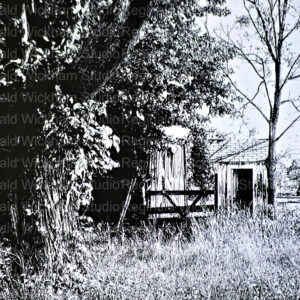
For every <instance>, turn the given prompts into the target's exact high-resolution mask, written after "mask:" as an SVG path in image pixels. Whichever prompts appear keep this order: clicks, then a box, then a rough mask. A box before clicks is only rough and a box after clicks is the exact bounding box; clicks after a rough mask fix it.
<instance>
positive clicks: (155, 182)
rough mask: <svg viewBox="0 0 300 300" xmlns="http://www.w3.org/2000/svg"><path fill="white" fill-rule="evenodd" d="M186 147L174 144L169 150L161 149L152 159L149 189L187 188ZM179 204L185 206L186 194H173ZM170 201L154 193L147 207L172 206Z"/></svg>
mask: <svg viewBox="0 0 300 300" xmlns="http://www.w3.org/2000/svg"><path fill="white" fill-rule="evenodd" d="M185 160H186V159H185V148H184V147H183V146H180V145H172V146H171V147H170V148H169V149H168V150H167V151H159V152H156V153H154V154H153V155H152V158H151V160H150V176H151V184H150V187H149V188H148V191H149V190H150V191H162V190H165V191H172V190H173V191H174V190H185V176H186V167H185V165H186V161H185ZM172 199H173V201H174V202H175V203H176V205H178V206H184V205H185V204H186V203H185V196H183V195H176V196H172ZM170 206H172V205H171V204H170V202H169V201H168V200H167V199H166V198H165V197H164V196H158V195H155V196H154V195H152V196H151V197H150V198H149V199H148V203H147V207H148V208H154V207H170Z"/></svg>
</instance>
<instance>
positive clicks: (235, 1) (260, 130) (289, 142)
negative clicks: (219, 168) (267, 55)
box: [208, 0, 300, 158]
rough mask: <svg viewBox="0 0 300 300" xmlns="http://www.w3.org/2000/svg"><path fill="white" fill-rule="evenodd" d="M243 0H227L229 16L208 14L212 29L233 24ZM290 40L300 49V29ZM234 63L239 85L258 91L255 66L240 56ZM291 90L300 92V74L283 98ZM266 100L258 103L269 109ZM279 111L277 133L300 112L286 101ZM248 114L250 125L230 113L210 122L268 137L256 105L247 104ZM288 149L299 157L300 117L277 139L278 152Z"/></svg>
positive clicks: (229, 130)
mask: <svg viewBox="0 0 300 300" xmlns="http://www.w3.org/2000/svg"><path fill="white" fill-rule="evenodd" d="M242 3H243V1H242V0H227V7H228V8H229V9H230V10H231V12H232V14H231V15H230V16H228V17H226V18H224V17H222V18H217V17H213V18H209V19H208V28H209V30H212V31H213V30H214V28H217V27H219V26H220V22H222V24H223V27H225V28H226V26H228V27H231V24H233V22H234V21H235V19H236V17H237V16H238V15H242V14H245V11H244V8H243V4H242ZM295 3H297V5H299V13H300V1H299V0H295ZM239 34H240V33H239V32H235V33H234V34H233V38H238V36H239ZM290 41H291V42H292V44H293V50H294V51H295V52H297V53H300V30H298V32H297V33H296V34H295V35H293V36H291V40H290ZM250 42H251V43H254V44H255V40H250ZM232 67H233V69H234V71H235V74H234V76H233V79H234V81H235V82H236V83H237V85H238V86H239V88H240V89H241V90H243V91H244V92H245V93H246V94H247V95H249V96H251V95H253V94H254V93H255V91H256V88H257V85H256V83H257V82H258V80H257V76H256V75H255V73H254V71H253V70H252V68H251V67H249V66H248V65H247V64H246V63H242V62H241V61H237V60H236V61H234V62H233V64H232ZM299 73H300V72H299ZM289 94H292V95H294V96H295V95H298V96H300V78H298V79H296V80H294V81H291V83H289V84H288V85H287V86H286V87H285V90H284V93H283V99H282V100H284V99H285V98H286V97H287V96H288V95H289ZM266 100H267V99H266V98H265V97H263V95H262V96H261V99H257V101H256V103H258V104H259V105H260V107H261V108H262V109H263V110H264V111H267V110H268V108H267V107H268V106H267V105H264V103H266ZM266 104H267V103H266ZM280 114H281V115H280V119H279V126H278V134H279V133H280V132H282V131H283V130H284V129H285V128H286V126H287V125H288V124H289V123H290V122H291V121H292V120H293V119H294V118H295V117H296V116H297V112H296V111H295V109H294V108H293V107H292V106H290V104H285V105H284V106H282V110H281V112H280ZM245 115H246V118H247V123H248V125H247V126H242V127H241V120H238V119H236V120H233V119H230V118H229V117H222V118H221V117H218V118H215V119H213V120H212V122H211V124H212V126H213V127H216V128H217V129H219V130H220V131H221V132H225V133H233V134H235V135H237V136H242V137H249V129H255V131H256V135H255V137H256V138H267V137H268V124H267V122H266V121H265V120H264V119H263V117H262V116H261V115H260V114H259V113H258V112H257V111H256V110H255V108H252V106H250V105H248V108H247V110H246V111H245ZM247 127H248V128H247ZM287 150H289V151H290V153H291V154H292V156H298V158H300V121H298V122H297V123H296V124H295V125H294V126H293V127H292V128H291V129H290V130H289V131H288V132H287V133H286V134H285V135H284V136H283V137H282V139H280V140H279V142H278V150H277V153H279V152H281V151H287Z"/></svg>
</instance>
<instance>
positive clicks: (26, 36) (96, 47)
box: [0, 0, 229, 262]
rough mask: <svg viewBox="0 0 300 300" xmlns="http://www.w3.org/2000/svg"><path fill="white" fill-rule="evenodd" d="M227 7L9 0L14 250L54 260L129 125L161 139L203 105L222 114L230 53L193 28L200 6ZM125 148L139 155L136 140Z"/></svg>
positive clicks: (1, 19) (6, 106) (187, 1)
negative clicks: (164, 130) (138, 121)
mask: <svg viewBox="0 0 300 300" xmlns="http://www.w3.org/2000/svg"><path fill="white" fill-rule="evenodd" d="M223 3H224V1H223V0H214V1H208V5H207V6H205V7H201V6H199V5H198V1H196V0H184V1H182V0H181V1H179V0H178V1H177V0H176V1H174V0H172V1H171V0H170V1H169V0H168V1H163V0H130V1H97V0H86V1H79V0H71V1H69V0H68V1H67V0H59V1H54V0H44V1H37V0H30V1H28V0H21V1H19V0H18V1H10V2H9V3H7V4H5V5H4V6H3V13H1V16H0V26H1V30H2V31H3V32H4V33H5V34H4V35H3V37H2V38H1V43H0V47H1V48H0V49H1V51H2V52H1V53H2V67H1V69H0V83H1V87H2V88H3V91H4V94H3V99H4V100H5V101H1V106H2V108H3V109H2V110H1V117H2V116H3V117H5V116H6V115H7V114H15V115H16V116H17V120H18V122H17V124H16V126H6V125H9V124H6V125H5V126H4V127H5V128H4V129H5V130H3V131H1V134H2V136H1V138H2V137H3V138H5V137H6V136H8V137H9V138H11V137H14V136H16V140H17V143H16V147H11V145H4V144H3V143H1V146H3V147H2V149H1V151H2V153H3V156H4V153H7V154H6V155H8V156H9V157H10V158H17V160H18V161H19V163H18V168H16V169H15V170H11V169H9V170H8V171H9V172H10V173H9V174H8V176H9V178H10V179H11V180H13V181H14V180H17V181H18V185H17V190H16V191H14V190H12V189H11V188H10V187H8V188H7V189H6V193H5V197H6V198H9V199H11V200H13V203H14V204H15V205H13V208H14V209H13V217H14V222H13V223H14V224H16V228H15V229H14V237H15V243H13V245H14V247H15V250H16V251H18V250H20V251H23V250H24V249H25V251H28V253H27V254H28V255H27V257H28V258H29V257H30V256H31V254H32V252H33V253H34V254H38V253H37V249H38V248H41V249H43V250H42V251H44V252H46V253H47V256H48V258H49V259H50V258H51V259H52V262H54V261H59V260H58V259H57V258H58V255H59V249H60V246H61V245H63V244H64V243H68V242H69V240H70V237H72V232H73V230H74V229H76V228H77V214H78V208H79V206H80V204H82V203H84V204H87V203H88V202H89V201H90V199H91V193H90V192H91V182H92V177H93V175H94V174H100V175H102V174H104V173H105V172H107V171H108V170H110V169H111V168H113V167H116V163H115V162H114V161H113V160H112V158H111V152H112V151H113V150H112V148H116V149H117V148H118V144H119V143H118V138H117V137H116V135H115V134H117V135H119V137H122V134H125V132H126V131H125V129H129V128H130V130H131V131H130V132H131V135H134V134H135V133H134V132H138V138H139V139H140V140H141V139H143V137H145V136H146V137H148V136H149V137H153V136H159V135H160V134H159V128H160V127H161V126H163V125H168V124H175V123H176V124H179V123H189V122H191V120H196V119H197V118H198V117H197V116H196V114H193V113H191V112H192V110H193V109H196V108H200V107H201V105H203V104H204V103H205V104H207V105H209V106H211V108H212V112H215V113H219V112H220V113H222V112H225V111H226V107H225V108H224V105H223V104H224V103H223V98H226V97H227V95H228V93H229V87H228V85H226V84H225V85H224V83H223V77H222V75H221V73H220V72H219V69H220V68H222V67H223V64H224V62H225V61H226V60H227V58H228V56H227V55H222V53H223V52H222V47H219V46H218V44H217V43H215V42H214V41H213V40H212V39H209V37H208V36H198V34H196V32H193V31H192V27H191V26H192V25H193V24H194V20H195V17H196V16H202V15H203V14H204V13H205V12H211V13H214V14H217V15H224V14H226V13H227V11H226V10H224V9H222V8H220V7H219V6H220V5H222V4H223ZM177 34H178V37H179V39H178V40H176V39H177V38H178V37H177ZM185 34H186V36H185ZM153 40H154V42H155V43H156V44H154V43H152V42H153ZM181 43H182V44H181ZM199 46H200V49H201V51H199ZM12 54H14V55H12ZM210 56H211V57H210ZM199 66H200V68H199ZM128 69H129V70H128ZM136 75H138V80H135V79H134V78H136ZM166 85H167V90H166ZM14 95H16V97H14ZM200 97H201V98H200ZM15 98H16V101H14V99H15ZM137 100H138V101H137ZM172 107H173V108H172ZM108 114H109V115H110V116H114V115H117V116H119V117H120V118H122V116H125V118H127V119H128V120H131V119H133V118H136V117H137V118H142V119H143V118H146V117H147V116H149V117H151V120H155V121H154V122H151V123H145V125H142V126H141V127H140V128H138V130H136V129H137V128H136V127H135V126H134V125H133V124H132V123H130V125H129V126H127V127H126V126H123V125H124V124H119V126H117V127H118V128H116V126H115V127H113V124H111V123H109V122H108V123H107V122H105V121H104V119H105V115H106V116H107V115H108ZM25 115H26V116H27V118H28V117H29V118H30V120H31V121H30V122H28V124H25V121H24V120H25V119H24V116H25ZM165 115H167V118H166V119H165ZM189 115H190V116H193V118H189ZM157 116H160V117H162V118H157ZM108 119H109V118H108ZM164 119H165V120H166V121H164ZM28 140H29V142H27V141H28ZM24 141H26V142H24ZM129 148H130V153H131V155H134V156H138V157H139V153H138V151H139V149H140V148H139V146H136V145H133V147H131V145H130V146H129ZM143 150H145V147H144V148H143ZM24 161H26V162H28V163H24ZM6 171H7V170H4V169H2V170H1V174H0V177H1V180H6V177H7V173H6ZM24 180H25V181H26V182H27V183H28V184H27V185H26V186H23V184H22V183H23V182H24ZM28 226H29V227H28ZM29 229H30V230H29ZM32 232H34V233H35V234H34V235H33V234H32ZM33 236H34V237H35V238H34V240H33ZM37 236H39V237H40V239H37ZM41 245H42V247H40V246H41ZM16 248H18V249H16ZM23 254H24V251H23ZM24 256H26V255H24ZM38 256H39V255H36V257H38Z"/></svg>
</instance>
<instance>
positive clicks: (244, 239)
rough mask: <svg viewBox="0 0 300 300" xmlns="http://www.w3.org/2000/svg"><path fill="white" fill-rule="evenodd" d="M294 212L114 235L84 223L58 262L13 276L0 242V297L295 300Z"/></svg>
mask: <svg viewBox="0 0 300 300" xmlns="http://www.w3.org/2000/svg"><path fill="white" fill-rule="evenodd" d="M299 217H300V215H299V212H296V211H294V212H289V213H281V215H280V216H278V219H276V220H270V219H268V218H265V217H262V218H251V217H249V216H247V215H246V214H245V213H242V212H240V213H234V214H231V215H227V216H226V215H218V216H211V217H209V218H207V219H203V220H201V221H197V222H196V221H194V222H192V225H191V232H192V233H191V234H188V235H187V234H186V232H185V230H184V226H183V225H182V226H174V225H170V224H169V225H164V226H159V227H158V226H153V225H147V226H146V225H145V226H142V227H139V228H130V230H128V231H125V230H124V231H123V233H121V234H118V235H114V234H113V231H112V229H111V228H110V227H109V226H108V225H105V224H102V225H98V228H97V229H96V228H94V229H92V228H91V227H86V228H85V230H83V231H82V232H81V234H80V238H78V241H77V242H78V243H77V245H76V248H74V249H70V250H69V253H68V257H69V260H68V261H66V262H65V265H64V268H63V269H61V270H58V273H53V274H46V273H41V274H35V275H32V273H31V268H30V267H27V268H25V270H26V272H25V273H24V274H22V276H21V278H20V279H18V280H16V279H15V278H14V277H12V276H11V273H10V255H9V249H6V248H4V247H3V246H2V247H1V258H0V266H1V273H0V274H1V275H0V285H1V287H2V291H1V292H0V298H1V299H7V300H8V299H14V300H15V299H35V300H38V299H43V300H44V299H201V298H205V299H299V297H300V288H299V287H300V276H299V275H300V257H299V252H300V239H299V237H300V222H299Z"/></svg>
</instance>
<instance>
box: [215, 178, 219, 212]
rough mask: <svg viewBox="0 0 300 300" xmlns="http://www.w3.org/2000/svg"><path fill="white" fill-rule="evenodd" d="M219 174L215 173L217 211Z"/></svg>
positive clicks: (216, 204)
mask: <svg viewBox="0 0 300 300" xmlns="http://www.w3.org/2000/svg"><path fill="white" fill-rule="evenodd" d="M218 200H219V199H218V174H215V203H214V204H215V211H217V210H218Z"/></svg>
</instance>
